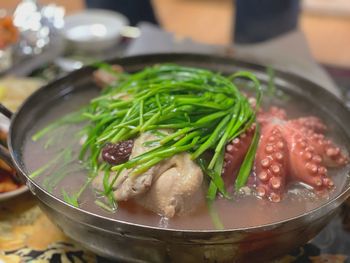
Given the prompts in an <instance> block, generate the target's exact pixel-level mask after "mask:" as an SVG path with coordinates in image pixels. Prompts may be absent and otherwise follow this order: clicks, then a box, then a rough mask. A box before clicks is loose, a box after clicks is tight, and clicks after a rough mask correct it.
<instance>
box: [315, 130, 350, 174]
mask: <svg viewBox="0 0 350 263" xmlns="http://www.w3.org/2000/svg"><path fill="white" fill-rule="evenodd" d="M308 139H309V143H310V145H311V146H312V147H313V148H314V149H315V151H316V152H317V153H318V154H319V155H320V156H321V157H322V159H323V164H324V165H326V166H328V167H339V166H343V165H346V164H347V163H348V162H349V157H348V156H347V155H346V154H345V153H343V151H342V150H341V149H340V148H339V147H338V146H336V145H335V144H334V143H333V142H332V141H331V140H329V139H326V138H325V137H324V136H323V135H322V134H317V133H309V134H308Z"/></svg>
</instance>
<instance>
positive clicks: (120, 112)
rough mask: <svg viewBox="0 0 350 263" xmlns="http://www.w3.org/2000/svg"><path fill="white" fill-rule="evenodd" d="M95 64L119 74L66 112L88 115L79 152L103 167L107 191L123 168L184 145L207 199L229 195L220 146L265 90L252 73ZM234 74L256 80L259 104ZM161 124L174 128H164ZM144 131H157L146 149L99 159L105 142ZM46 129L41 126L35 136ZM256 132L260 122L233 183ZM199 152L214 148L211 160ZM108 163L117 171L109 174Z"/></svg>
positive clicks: (144, 164)
mask: <svg viewBox="0 0 350 263" xmlns="http://www.w3.org/2000/svg"><path fill="white" fill-rule="evenodd" d="M98 67H99V68H102V69H103V70H106V71H108V72H109V73H110V74H114V75H115V77H116V79H117V81H116V82H115V83H111V84H110V85H109V86H108V87H106V88H105V89H104V90H103V92H102V94H101V95H100V96H99V97H97V98H95V99H93V100H92V101H91V103H90V104H89V105H88V106H87V107H86V108H84V109H82V110H81V111H79V112H78V113H76V114H75V115H74V117H73V118H72V116H71V117H70V118H71V119H73V120H88V124H87V125H86V127H85V129H84V133H85V135H86V137H87V139H86V141H85V143H84V144H83V146H82V149H81V153H80V159H81V160H83V161H84V162H86V163H87V164H88V167H89V169H90V171H92V174H97V172H98V171H105V172H106V173H105V174H106V176H105V179H104V186H105V194H106V195H109V193H110V192H111V189H112V186H113V184H114V182H115V180H116V178H117V176H118V175H119V174H120V172H121V171H122V170H123V169H131V170H132V172H131V174H130V176H137V175H139V174H141V173H143V172H145V171H147V170H148V169H149V168H150V167H152V166H154V165H155V164H157V163H159V162H161V161H162V160H164V159H166V158H169V157H171V156H173V155H175V154H178V153H181V152H188V153H190V154H191V156H192V159H193V160H195V161H196V162H197V163H198V164H199V165H200V167H201V168H202V170H203V172H204V173H205V174H206V175H207V176H208V179H209V181H210V184H209V190H208V194H207V197H208V199H209V200H214V199H215V197H216V195H217V193H218V192H220V193H221V194H222V195H223V196H225V197H227V198H230V195H229V193H227V192H226V190H225V187H224V183H223V180H222V178H221V171H222V167H223V162H224V153H225V146H226V144H227V143H228V142H230V141H231V140H233V139H234V138H235V137H237V136H239V135H240V134H241V133H243V132H244V131H245V130H246V129H247V128H249V126H250V125H251V124H252V123H253V122H254V121H255V115H256V114H255V113H256V111H257V107H259V104H260V100H261V93H262V91H261V87H260V83H259V81H258V80H257V78H256V77H255V76H254V75H253V74H252V73H250V72H246V71H240V72H237V73H234V74H233V75H231V76H228V77H225V76H222V75H220V74H218V73H213V72H211V71H209V70H205V69H199V68H192V67H185V66H179V65H174V64H161V65H155V66H152V67H147V68H145V69H143V70H141V71H139V72H136V73H134V74H127V73H123V72H120V73H117V72H115V71H114V70H113V69H112V67H111V66H110V65H108V64H99V65H98ZM237 78H246V79H248V80H250V81H251V82H252V83H253V86H254V88H255V96H256V101H257V103H256V108H254V109H253V108H252V107H251V105H250V104H249V102H248V100H247V98H246V97H245V96H244V95H243V94H242V93H241V92H240V91H239V90H238V88H237V87H236V85H235V84H234V80H235V79H237ZM70 118H68V119H67V121H69V120H70ZM63 122H64V120H63ZM162 129H168V130H171V131H172V133H171V134H170V135H169V134H164V133H162V132H161V130H162ZM146 131H150V132H154V133H157V135H158V136H159V140H157V141H152V142H148V143H150V144H152V145H153V146H154V147H153V148H152V149H151V150H150V151H148V152H145V153H144V154H142V155H140V156H137V157H135V158H133V159H130V160H129V161H127V162H126V163H123V164H120V165H116V166H113V167H110V166H109V165H107V164H106V163H101V162H99V156H100V154H101V150H102V148H103V146H104V145H105V144H106V143H108V142H112V143H116V142H119V141H123V140H128V139H132V138H135V137H137V136H139V134H140V133H143V132H146ZM46 132H47V131H42V132H41V133H40V134H38V135H37V138H39V137H41V136H42V135H43V134H44V133H46ZM257 132H258V129H256V133H255V135H254V138H253V141H252V143H251V145H250V147H249V150H248V153H247V154H246V156H245V159H244V162H243V164H242V166H241V169H240V171H239V173H238V176H237V179H236V183H235V186H236V189H239V188H240V187H242V186H244V185H245V183H246V181H247V178H248V176H249V173H250V171H251V168H252V165H253V161H254V156H255V151H256V147H257V143H258V135H257ZM204 153H211V156H212V157H211V159H210V160H209V161H207V158H204V157H203V154H204ZM110 170H112V171H115V172H116V173H115V174H116V175H115V177H114V178H113V179H112V180H111V179H110V178H109V176H111V173H110V172H109V171H110Z"/></svg>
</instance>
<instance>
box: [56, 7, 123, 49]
mask: <svg viewBox="0 0 350 263" xmlns="http://www.w3.org/2000/svg"><path fill="white" fill-rule="evenodd" d="M128 25H129V21H128V19H127V18H126V17H125V16H124V15H122V14H120V13H117V12H114V11H109V10H102V9H88V10H84V11H82V12H80V13H76V14H74V15H70V16H67V17H66V18H65V25H64V28H63V36H64V38H65V39H66V40H67V42H68V44H70V45H71V46H72V47H73V48H76V49H79V50H80V51H91V52H98V51H103V50H106V49H109V48H111V47H113V46H114V45H116V44H117V43H118V41H119V40H120V38H121V32H122V30H123V29H124V28H125V27H126V26H128Z"/></svg>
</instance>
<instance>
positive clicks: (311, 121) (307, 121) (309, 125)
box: [287, 116, 327, 134]
mask: <svg viewBox="0 0 350 263" xmlns="http://www.w3.org/2000/svg"><path fill="white" fill-rule="evenodd" d="M287 125H292V126H295V127H297V126H300V127H301V128H304V129H305V130H307V131H312V132H316V133H321V134H323V133H325V132H326V131H327V126H326V125H325V124H324V123H323V122H322V121H321V120H320V119H319V118H317V117H314V116H308V117H301V118H297V119H294V120H289V121H288V124H287Z"/></svg>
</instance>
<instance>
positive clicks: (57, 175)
mask: <svg viewBox="0 0 350 263" xmlns="http://www.w3.org/2000/svg"><path fill="white" fill-rule="evenodd" d="M97 95H98V90H97V89H95V88H91V89H87V90H84V91H79V92H74V93H72V94H70V95H69V96H65V98H64V99H63V100H59V101H57V102H56V103H55V104H54V105H53V106H52V107H50V109H49V110H47V111H45V112H42V113H41V114H42V115H41V117H40V118H38V120H37V122H36V123H34V124H33V126H32V127H33V128H32V129H31V130H30V131H29V133H28V138H27V139H26V140H25V142H26V143H25V145H24V146H23V159H24V164H25V168H26V170H27V172H28V173H32V172H34V171H36V170H37V169H38V168H40V167H42V166H44V165H45V164H47V163H49V162H50V161H51V160H53V159H54V158H56V156H57V155H59V154H61V153H63V152H64V151H65V150H66V149H67V148H72V150H73V151H72V153H71V155H69V154H68V156H67V159H69V161H67V163H64V164H63V165H61V167H58V166H56V167H53V168H52V169H51V170H50V171H49V172H48V173H45V174H42V175H38V176H36V177H35V178H34V179H33V180H34V181H35V182H36V183H38V184H39V185H40V186H41V187H42V188H44V189H45V190H47V191H48V192H50V193H52V194H53V195H55V196H56V197H58V198H61V199H63V194H64V193H68V194H71V195H72V194H74V193H76V192H78V191H79V190H80V189H81V186H82V185H84V184H85V183H86V181H87V174H88V171H87V170H86V169H85V168H84V167H83V166H82V164H81V163H80V162H79V161H78V155H79V151H80V147H81V146H80V144H79V141H80V137H79V136H78V135H77V133H79V131H80V130H81V129H82V127H83V126H84V124H81V125H76V124H74V125H70V126H68V127H67V126H64V127H61V128H57V129H56V130H54V131H53V132H51V133H49V134H48V135H46V136H45V137H44V138H43V139H41V140H39V141H37V142H34V141H33V140H32V136H33V135H34V134H35V133H36V132H37V131H39V130H41V129H42V128H43V127H45V126H47V125H48V124H49V123H51V122H52V121H53V120H56V119H58V118H59V117H61V116H64V115H65V114H67V113H70V112H72V111H75V110H78V109H80V108H81V107H82V106H84V105H86V104H87V103H88V102H89V101H90V99H92V98H94V97H96V96H97ZM272 104H276V105H279V104H280V105H283V107H284V108H285V109H286V110H287V112H288V115H289V116H291V117H293V116H303V115H305V113H307V114H308V115H310V114H313V115H315V116H323V117H322V119H323V120H325V118H324V116H325V115H326V114H324V113H323V112H321V111H320V109H317V108H312V109H310V106H309V103H308V102H307V101H305V100H303V99H301V98H300V97H298V96H291V97H290V99H289V100H288V101H287V102H286V101H278V100H276V101H273V102H272ZM310 111H311V112H310ZM325 121H327V119H326V120H325ZM327 125H328V126H329V127H330V129H329V130H330V131H331V133H329V134H328V135H329V136H330V137H331V138H332V139H333V140H334V142H335V143H337V144H338V145H341V142H342V138H343V134H342V131H341V130H339V129H337V128H336V127H337V126H336V125H335V123H331V122H327ZM70 158H71V159H70ZM348 172H349V167H348V166H346V167H341V168H337V169H334V170H330V171H329V176H330V177H331V178H332V180H333V181H334V183H335V188H334V190H332V191H330V193H329V196H327V197H324V196H323V197H319V196H317V195H315V194H314V193H313V192H312V191H310V190H308V189H307V188H306V187H304V186H303V185H300V184H295V185H288V192H287V193H286V194H285V196H284V198H283V200H282V201H281V202H279V203H273V202H270V201H268V200H263V199H259V198H257V197H256V196H255V195H253V192H252V191H251V190H250V189H249V188H248V187H244V188H243V190H242V191H240V193H239V194H236V195H234V196H233V199H232V200H227V199H224V198H220V197H219V198H217V200H216V201H215V202H214V208H215V210H216V212H217V214H218V217H219V218H220V220H221V222H222V224H223V225H224V228H225V229H235V228H247V227H252V226H260V225H265V224H270V223H275V222H278V221H281V220H285V219H288V218H291V217H295V216H298V215H301V214H303V213H306V212H308V211H311V210H313V209H315V208H317V207H319V206H320V205H322V204H324V203H326V202H327V201H328V200H329V198H333V197H334V196H336V195H338V194H339V193H340V192H341V191H342V189H343V188H344V187H345V186H346V185H347V184H348ZM63 190H64V191H63ZM99 198H100V197H99V196H98V194H97V193H96V192H95V191H94V189H93V188H92V186H91V185H89V186H88V187H87V188H86V189H85V191H84V192H83V193H82V195H81V196H80V197H79V207H81V208H82V209H84V210H86V211H88V212H92V213H95V214H97V215H101V216H104V217H108V218H111V219H116V220H121V221H127V222H131V223H136V224H141V225H148V226H156V227H164V228H171V229H181V230H198V229H200V230H212V229H215V228H214V225H213V221H212V218H211V217H210V215H209V212H208V208H207V206H202V207H199V208H198V209H196V210H195V212H194V213H191V214H189V215H186V216H175V217H174V218H171V219H166V218H162V217H160V216H159V215H157V214H155V213H152V212H149V211H147V210H145V209H144V208H142V207H141V206H139V205H136V204H133V203H132V202H125V203H123V202H120V203H119V204H118V207H117V209H116V210H115V211H107V210H105V209H103V208H101V207H100V206H98V205H96V202H95V201H96V200H98V199H99Z"/></svg>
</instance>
